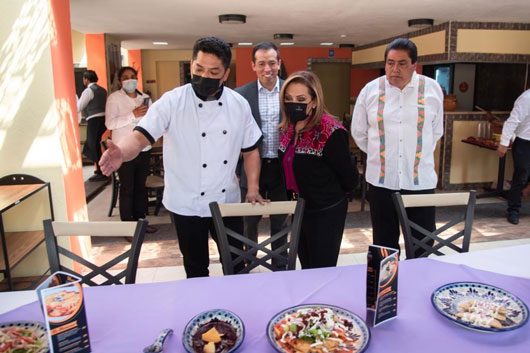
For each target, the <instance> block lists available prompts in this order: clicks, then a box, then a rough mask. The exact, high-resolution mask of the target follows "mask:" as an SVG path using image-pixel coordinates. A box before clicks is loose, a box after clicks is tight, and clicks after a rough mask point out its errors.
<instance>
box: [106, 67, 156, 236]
mask: <svg viewBox="0 0 530 353" xmlns="http://www.w3.org/2000/svg"><path fill="white" fill-rule="evenodd" d="M118 82H119V85H120V87H121V89H120V90H118V91H115V92H113V93H111V95H110V96H109V98H108V99H107V106H106V112H107V116H106V120H105V124H106V125H107V128H108V129H109V130H111V132H112V141H113V143H115V144H116V143H120V141H122V140H123V139H124V138H125V137H126V136H128V135H129V134H130V133H131V132H132V131H133V130H134V128H135V127H136V125H138V122H139V121H140V120H141V119H142V118H143V117H144V116H145V113H147V110H148V108H149V106H150V105H151V99H150V98H149V96H148V95H147V94H144V93H142V92H140V91H139V90H138V89H137V88H136V87H137V85H138V80H137V72H136V70H135V69H133V68H132V67H129V66H124V67H122V68H121V69H120V70H119V71H118ZM150 150H151V145H149V144H148V145H147V146H144V148H143V149H142V151H141V152H140V153H139V154H138V156H136V157H135V158H133V159H131V160H130V161H127V162H125V163H123V164H122V165H121V166H120V168H119V169H118V176H119V178H120V198H119V200H120V219H121V220H122V221H137V220H138V219H141V218H145V216H146V213H147V188H146V186H145V181H146V180H147V176H148V175H149V159H150V155H151V152H150ZM156 230H157V229H156V228H155V227H153V226H151V225H148V226H147V228H146V232H147V233H153V232H156Z"/></svg>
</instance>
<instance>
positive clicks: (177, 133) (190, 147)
mask: <svg viewBox="0 0 530 353" xmlns="http://www.w3.org/2000/svg"><path fill="white" fill-rule="evenodd" d="M136 130H138V131H140V132H142V133H144V134H145V135H146V137H147V138H148V139H150V140H157V139H158V138H159V137H160V136H162V134H165V135H164V145H163V152H164V154H163V155H164V157H163V158H164V172H165V174H164V183H165V188H164V198H163V204H164V206H165V207H166V209H168V210H169V211H171V212H174V213H177V214H179V215H184V216H200V217H211V213H210V208H209V203H210V202H213V201H217V202H218V203H234V202H240V201H241V196H240V191H239V183H238V180H237V177H236V172H235V169H236V166H237V161H238V159H239V155H240V153H241V151H246V150H252V149H254V148H257V144H258V142H259V141H260V140H261V136H262V134H261V130H260V129H259V127H258V125H257V124H256V121H255V120H254V118H253V117H252V112H251V110H250V106H249V104H248V102H247V101H246V99H245V98H243V97H242V96H240V95H239V94H237V93H235V92H234V91H233V90H231V89H230V88H227V87H224V88H223V92H222V95H221V97H219V99H218V100H211V101H203V100H201V99H199V98H198V97H197V96H196V95H195V92H194V91H193V88H192V86H191V84H187V85H184V86H181V87H177V88H175V89H173V90H171V91H169V92H166V93H165V94H164V95H163V96H162V97H161V98H160V99H159V100H158V101H156V102H155V103H154V104H153V106H152V107H151V108H149V111H148V112H147V114H146V115H145V117H144V118H143V119H142V120H141V121H140V123H139V124H138V127H137V128H136ZM149 135H150V136H149Z"/></svg>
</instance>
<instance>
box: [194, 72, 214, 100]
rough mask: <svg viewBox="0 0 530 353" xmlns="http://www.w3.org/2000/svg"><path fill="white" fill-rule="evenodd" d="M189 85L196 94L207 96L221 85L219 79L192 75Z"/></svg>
mask: <svg viewBox="0 0 530 353" xmlns="http://www.w3.org/2000/svg"><path fill="white" fill-rule="evenodd" d="M191 86H192V87H193V90H194V91H195V93H196V94H197V95H199V96H203V97H208V96H212V95H213V94H214V93H215V92H217V90H218V89H219V87H220V86H221V79H220V78H209V77H202V76H199V75H193V76H192V78H191Z"/></svg>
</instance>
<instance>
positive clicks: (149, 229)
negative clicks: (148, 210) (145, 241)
mask: <svg viewBox="0 0 530 353" xmlns="http://www.w3.org/2000/svg"><path fill="white" fill-rule="evenodd" d="M157 231H158V228H156V227H153V226H150V225H147V226H145V232H146V233H155V232H157Z"/></svg>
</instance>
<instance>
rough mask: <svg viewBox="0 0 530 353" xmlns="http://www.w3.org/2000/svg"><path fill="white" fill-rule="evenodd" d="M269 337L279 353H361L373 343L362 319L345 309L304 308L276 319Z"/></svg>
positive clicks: (268, 332)
mask: <svg viewBox="0 0 530 353" xmlns="http://www.w3.org/2000/svg"><path fill="white" fill-rule="evenodd" d="M267 337H268V339H269V342H270V344H271V345H272V346H273V347H274V349H276V351H278V352H280V353H291V352H309V351H311V352H314V353H324V352H328V353H361V352H363V351H364V350H365V349H366V347H368V343H369V342H370V330H369V329H368V326H366V323H365V322H364V320H363V319H361V318H360V317H359V316H357V315H356V314H354V313H352V312H351V311H348V310H346V309H342V308H339V307H337V306H333V305H326V304H303V305H297V306H293V307H291V308H288V309H285V310H283V311H281V312H279V313H278V314H276V315H274V317H273V318H272V319H271V320H270V321H269V324H268V325H267Z"/></svg>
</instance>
